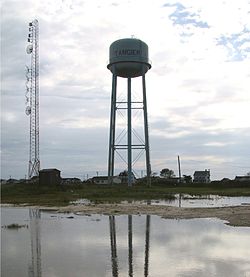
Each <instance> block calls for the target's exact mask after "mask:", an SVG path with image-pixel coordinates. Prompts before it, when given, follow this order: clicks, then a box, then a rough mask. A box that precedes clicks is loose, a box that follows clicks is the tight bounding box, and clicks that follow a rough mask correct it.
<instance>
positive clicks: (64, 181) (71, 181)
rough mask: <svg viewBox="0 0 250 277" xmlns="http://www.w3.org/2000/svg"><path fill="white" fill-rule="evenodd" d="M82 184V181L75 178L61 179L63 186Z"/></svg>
mask: <svg viewBox="0 0 250 277" xmlns="http://www.w3.org/2000/svg"><path fill="white" fill-rule="evenodd" d="M81 182H82V181H81V179H79V178H75V177H73V178H62V179H61V184H63V185H67V184H79V183H81Z"/></svg>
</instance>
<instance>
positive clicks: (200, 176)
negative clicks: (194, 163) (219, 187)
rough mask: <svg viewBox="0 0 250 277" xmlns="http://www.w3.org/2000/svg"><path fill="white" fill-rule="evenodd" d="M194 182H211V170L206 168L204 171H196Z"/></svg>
mask: <svg viewBox="0 0 250 277" xmlns="http://www.w3.org/2000/svg"><path fill="white" fill-rule="evenodd" d="M193 182H194V183H210V182H211V181H210V170H207V169H205V170H204V171H195V172H194V179H193Z"/></svg>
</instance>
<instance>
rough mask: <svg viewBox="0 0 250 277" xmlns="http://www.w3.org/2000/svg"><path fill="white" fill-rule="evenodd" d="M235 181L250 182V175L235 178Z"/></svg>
mask: <svg viewBox="0 0 250 277" xmlns="http://www.w3.org/2000/svg"><path fill="white" fill-rule="evenodd" d="M234 180H235V181H239V182H245V181H249V182H250V175H246V176H235V179H234Z"/></svg>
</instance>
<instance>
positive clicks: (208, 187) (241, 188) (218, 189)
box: [1, 180, 250, 206]
mask: <svg viewBox="0 0 250 277" xmlns="http://www.w3.org/2000/svg"><path fill="white" fill-rule="evenodd" d="M1 191H2V203H12V204H24V203H27V204H29V205H41V206H65V205H68V204H69V203H70V202H71V201H75V200H77V199H81V198H83V199H88V200H90V201H95V202H98V203H104V202H120V201H123V200H128V201H130V200H131V201H132V200H157V199H168V200H174V199H175V194H179V193H182V194H190V195H210V194H214V195H221V196H250V184H249V183H248V184H247V183H243V182H240V183H231V182H230V183H222V182H212V183H210V184H194V183H190V184H173V183H167V182H166V181H165V180H163V181H162V182H159V181H157V182H154V180H152V185H151V186H150V187H148V186H147V185H146V184H145V183H143V182H141V183H136V184H135V185H134V186H132V187H128V186H127V185H125V184H123V185H95V184H91V183H79V184H72V185H71V184H68V185H63V186H39V184H25V183H22V184H6V185H2V186H1Z"/></svg>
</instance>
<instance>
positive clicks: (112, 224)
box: [109, 215, 150, 277]
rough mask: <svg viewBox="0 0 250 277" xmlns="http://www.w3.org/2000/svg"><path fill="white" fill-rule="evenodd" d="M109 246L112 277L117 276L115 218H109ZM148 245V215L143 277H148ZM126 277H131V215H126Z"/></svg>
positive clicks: (147, 218)
mask: <svg viewBox="0 0 250 277" xmlns="http://www.w3.org/2000/svg"><path fill="white" fill-rule="evenodd" d="M109 228H110V244H111V263H112V276H113V277H118V276H119V265H118V256H117V247H116V226H115V216H113V215H111V216H109ZM149 243H150V215H147V216H146V233H145V262H144V277H148V276H149V275H148V272H149V270H148V268H149ZM128 263H129V265H128V276H129V277H133V222H132V215H128Z"/></svg>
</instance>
